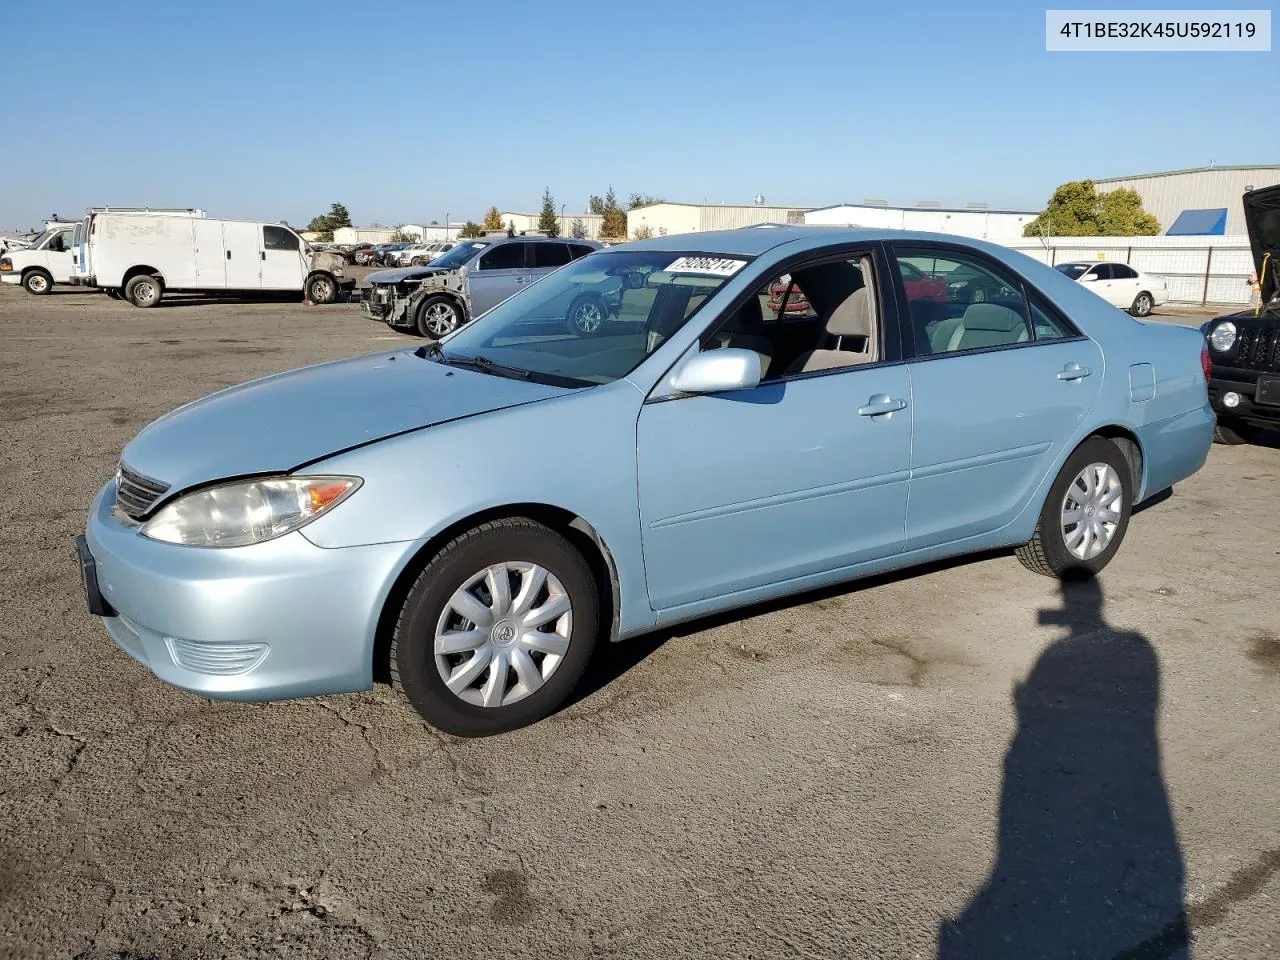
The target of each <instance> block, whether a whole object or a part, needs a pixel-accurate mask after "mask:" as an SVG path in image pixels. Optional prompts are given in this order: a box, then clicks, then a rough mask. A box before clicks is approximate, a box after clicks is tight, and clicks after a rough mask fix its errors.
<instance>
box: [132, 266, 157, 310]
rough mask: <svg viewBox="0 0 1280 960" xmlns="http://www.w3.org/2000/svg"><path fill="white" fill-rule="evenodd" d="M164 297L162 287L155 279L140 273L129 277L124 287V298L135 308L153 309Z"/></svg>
mask: <svg viewBox="0 0 1280 960" xmlns="http://www.w3.org/2000/svg"><path fill="white" fill-rule="evenodd" d="M163 296H164V287H162V286H161V284H160V280H159V278H157V277H153V276H150V275H149V274H145V273H141V274H139V275H138V276H136V277H131V278H130V279H129V282H128V283H126V284H125V285H124V298H125V299H126V300H128V301H129V302H130V303H132V304H133V305H134V306H135V307H143V308H147V307H154V306H155V305H156V304H157V303H159V302H160V298H161V297H163Z"/></svg>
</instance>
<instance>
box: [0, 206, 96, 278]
mask: <svg viewBox="0 0 1280 960" xmlns="http://www.w3.org/2000/svg"><path fill="white" fill-rule="evenodd" d="M76 226H77V225H76V224H74V223H59V224H55V225H53V226H51V227H50V228H49V229H48V230H46V231H45V232H44V233H42V234H40V236H38V237H37V238H36V239H35V242H34V243H32V244H31V246H30V247H27V248H26V249H25V250H7V251H6V252H5V254H4V256H3V257H0V283H20V284H22V288H23V289H24V290H26V291H27V293H34V294H36V295H37V296H42V295H44V294H46V293H50V292H52V291H53V285H54V284H55V283H71V282H72V279H71V277H72V255H71V245H72V232H73V230H74V229H75V228H76Z"/></svg>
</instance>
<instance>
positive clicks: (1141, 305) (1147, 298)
mask: <svg viewBox="0 0 1280 960" xmlns="http://www.w3.org/2000/svg"><path fill="white" fill-rule="evenodd" d="M1155 305H1156V302H1155V300H1153V299H1152V298H1151V294H1149V293H1147V292H1146V291H1145V290H1144V291H1143V292H1142V293H1140V294H1138V295H1137V296H1136V297H1134V298H1133V306H1131V307H1130V308H1129V312H1130V313H1131V314H1133V315H1134V316H1135V317H1149V316H1151V310H1152V308H1153V307H1155Z"/></svg>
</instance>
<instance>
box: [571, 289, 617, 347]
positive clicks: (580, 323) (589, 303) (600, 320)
mask: <svg viewBox="0 0 1280 960" xmlns="http://www.w3.org/2000/svg"><path fill="white" fill-rule="evenodd" d="M608 317H609V309H608V308H607V307H606V306H605V304H604V298H603V297H601V296H600V294H598V293H584V294H583V295H582V296H580V297H578V299H576V300H574V301H573V303H571V304H569V314H568V317H567V318H566V319H567V321H568V324H569V332H570V333H572V334H574V335H575V336H579V337H594V336H595V335H596V334H598V333H599V332H600V330H601V328H602V327H603V326H604V322H605V320H607V319H608Z"/></svg>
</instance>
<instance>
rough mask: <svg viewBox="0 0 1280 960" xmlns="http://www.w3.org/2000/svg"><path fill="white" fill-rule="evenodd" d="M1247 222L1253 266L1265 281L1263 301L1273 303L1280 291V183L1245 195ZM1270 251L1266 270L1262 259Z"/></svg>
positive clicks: (1263, 282) (1245, 219)
mask: <svg viewBox="0 0 1280 960" xmlns="http://www.w3.org/2000/svg"><path fill="white" fill-rule="evenodd" d="M1244 222H1245V226H1246V227H1247V228H1248V230H1249V245H1250V246H1251V247H1252V248H1253V269H1254V270H1256V271H1257V272H1258V277H1259V278H1260V279H1261V280H1262V302H1263V303H1270V302H1271V300H1272V299H1274V298H1275V296H1276V293H1277V291H1280V283H1277V277H1276V271H1277V270H1278V269H1280V262H1277V261H1280V185H1277V186H1274V187H1263V188H1262V189H1261V190H1250V191H1249V192H1248V193H1246V194H1245V195H1244ZM1267 254H1271V261H1270V262H1269V263H1267V264H1266V276H1265V277H1264V276H1263V275H1262V273H1263V260H1264V258H1265V257H1266V255H1267Z"/></svg>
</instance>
